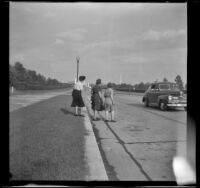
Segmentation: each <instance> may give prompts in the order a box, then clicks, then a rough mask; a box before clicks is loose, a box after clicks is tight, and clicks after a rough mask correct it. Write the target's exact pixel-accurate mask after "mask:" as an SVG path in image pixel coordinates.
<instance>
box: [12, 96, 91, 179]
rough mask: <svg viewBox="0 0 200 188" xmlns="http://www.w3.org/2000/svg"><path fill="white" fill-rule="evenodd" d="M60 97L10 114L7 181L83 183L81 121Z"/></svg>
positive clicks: (68, 102) (84, 168) (84, 163)
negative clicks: (8, 179)
mask: <svg viewBox="0 0 200 188" xmlns="http://www.w3.org/2000/svg"><path fill="white" fill-rule="evenodd" d="M70 104H71V96H67V95H60V96H56V97H53V98H51V99H47V100H44V101H41V102H38V103H35V104H32V105H30V106H27V107H24V108H21V109H18V110H16V111H13V112H11V113H10V125H9V126H10V128H9V130H10V136H9V149H10V156H9V161H10V172H11V174H12V179H11V180H84V178H85V175H86V174H87V173H88V168H87V165H86V162H85V160H84V158H85V157H84V134H86V132H85V128H84V122H83V118H82V117H75V116H74V115H73V113H72V111H73V109H72V108H71V107H70Z"/></svg>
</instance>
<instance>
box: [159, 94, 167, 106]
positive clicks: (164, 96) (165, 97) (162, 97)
mask: <svg viewBox="0 0 200 188" xmlns="http://www.w3.org/2000/svg"><path fill="white" fill-rule="evenodd" d="M161 101H164V102H166V103H167V102H168V95H160V96H159V97H158V100H157V105H159V104H160V102H161Z"/></svg>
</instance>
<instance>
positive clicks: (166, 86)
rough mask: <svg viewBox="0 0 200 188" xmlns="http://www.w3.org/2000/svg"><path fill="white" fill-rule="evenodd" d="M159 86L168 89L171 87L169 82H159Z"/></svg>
mask: <svg viewBox="0 0 200 188" xmlns="http://www.w3.org/2000/svg"><path fill="white" fill-rule="evenodd" d="M159 88H160V89H164V90H168V89H170V85H169V84H159Z"/></svg>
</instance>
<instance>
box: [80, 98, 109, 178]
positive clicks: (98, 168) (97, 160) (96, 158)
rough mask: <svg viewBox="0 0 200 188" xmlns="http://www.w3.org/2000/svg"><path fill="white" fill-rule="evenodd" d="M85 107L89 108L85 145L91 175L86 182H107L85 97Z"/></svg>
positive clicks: (86, 119)
mask: <svg viewBox="0 0 200 188" xmlns="http://www.w3.org/2000/svg"><path fill="white" fill-rule="evenodd" d="M83 100H84V102H85V105H86V106H87V107H86V109H85V113H84V115H85V118H84V120H85V122H84V124H85V128H86V131H87V133H88V134H87V135H86V136H85V143H86V146H85V147H86V148H85V150H86V159H87V162H88V165H89V171H90V174H89V175H88V176H87V177H86V180H90V181H91V180H92V181H94V180H101V181H105V180H108V176H107V173H106V170H105V166H104V163H103V160H102V157H101V153H100V151H99V147H98V144H97V141H96V138H95V135H94V131H93V128H92V124H91V122H90V118H89V115H88V113H89V112H88V101H87V99H86V98H85V97H83Z"/></svg>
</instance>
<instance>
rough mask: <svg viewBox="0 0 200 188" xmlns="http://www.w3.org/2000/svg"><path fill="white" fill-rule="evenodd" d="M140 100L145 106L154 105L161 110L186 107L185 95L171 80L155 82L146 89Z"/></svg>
mask: <svg viewBox="0 0 200 188" xmlns="http://www.w3.org/2000/svg"><path fill="white" fill-rule="evenodd" d="M142 102H143V103H144V104H145V106H146V107H148V106H156V107H159V108H160V109H161V110H163V111H164V110H167V109H169V108H173V109H175V108H179V107H181V108H185V110H186V109H187V95H186V94H184V93H183V91H180V90H179V88H178V86H177V85H176V83H173V82H156V83H153V84H151V85H150V86H149V88H148V89H147V90H146V92H145V94H144V96H143V98H142Z"/></svg>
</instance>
